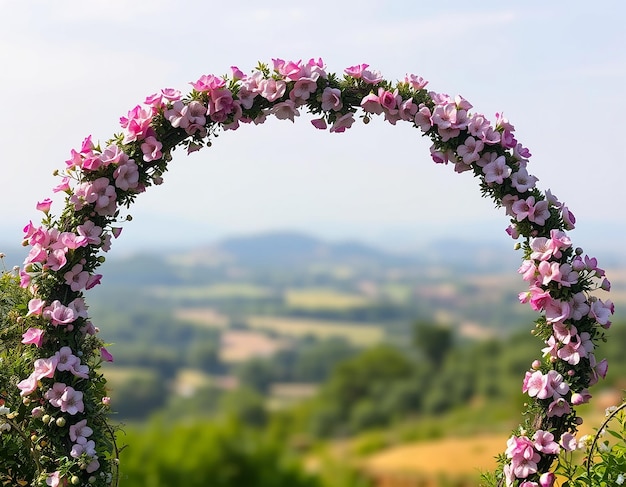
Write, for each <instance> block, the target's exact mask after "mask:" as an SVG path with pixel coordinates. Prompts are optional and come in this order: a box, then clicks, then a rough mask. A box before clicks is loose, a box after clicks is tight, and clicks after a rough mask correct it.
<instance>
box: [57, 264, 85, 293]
mask: <svg viewBox="0 0 626 487" xmlns="http://www.w3.org/2000/svg"><path fill="white" fill-rule="evenodd" d="M63 277H64V278H65V284H67V285H68V286H70V288H71V290H72V291H80V290H82V289H84V288H85V286H86V285H87V280H88V279H89V273H88V272H87V271H84V270H83V266H82V265H80V264H75V265H74V266H73V267H72V269H71V270H69V271H67V272H66V273H65V274H64V275H63Z"/></svg>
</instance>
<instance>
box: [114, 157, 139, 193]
mask: <svg viewBox="0 0 626 487" xmlns="http://www.w3.org/2000/svg"><path fill="white" fill-rule="evenodd" d="M125 159H126V160H124V161H120V164H119V165H118V166H117V169H115V171H114V172H113V177H114V178H115V186H116V187H118V188H119V189H121V190H122V191H129V190H133V189H135V188H137V186H139V168H138V167H137V164H136V163H135V161H134V160H133V159H128V158H125Z"/></svg>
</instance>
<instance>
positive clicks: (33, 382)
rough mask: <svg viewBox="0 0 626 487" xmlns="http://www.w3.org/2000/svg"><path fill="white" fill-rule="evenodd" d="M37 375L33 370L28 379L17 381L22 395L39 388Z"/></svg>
mask: <svg viewBox="0 0 626 487" xmlns="http://www.w3.org/2000/svg"><path fill="white" fill-rule="evenodd" d="M37 380H38V379H37V376H36V374H35V373H34V372H33V373H31V374H30V375H29V376H28V377H27V378H26V379H24V380H22V381H20V382H18V383H17V388H18V389H19V390H20V391H21V392H20V396H22V397H23V396H28V395H29V394H32V393H33V392H35V390H36V389H37Z"/></svg>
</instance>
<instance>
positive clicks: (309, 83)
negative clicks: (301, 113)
mask: <svg viewBox="0 0 626 487" xmlns="http://www.w3.org/2000/svg"><path fill="white" fill-rule="evenodd" d="M328 89H331V88H328V87H327V88H326V90H328ZM316 91H317V82H316V81H315V80H314V79H311V78H300V79H299V80H298V81H296V83H295V84H294V85H293V88H292V89H291V91H290V92H289V99H290V100H291V101H293V102H294V103H295V104H296V106H300V105H303V104H304V103H306V101H307V100H308V99H309V98H310V97H311V94H312V93H315V92H316ZM337 91H339V90H337ZM323 106H324V104H323V101H322V107H323Z"/></svg>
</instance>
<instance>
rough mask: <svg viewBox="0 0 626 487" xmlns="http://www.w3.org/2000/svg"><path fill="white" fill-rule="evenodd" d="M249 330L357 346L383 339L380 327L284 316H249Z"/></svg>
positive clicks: (378, 341) (371, 343) (383, 333)
mask: <svg viewBox="0 0 626 487" xmlns="http://www.w3.org/2000/svg"><path fill="white" fill-rule="evenodd" d="M247 322H248V325H249V326H250V327H251V328H256V329H259V330H267V331H272V332H275V333H278V334H280V335H287V336H294V337H302V336H306V335H313V336H316V337H318V338H329V337H341V338H345V339H346V340H347V341H348V342H350V343H352V344H353V345H357V346H368V345H374V344H376V343H380V342H381V341H383V340H384V338H385V330H384V328H383V326H382V325H363V324H362V323H351V322H342V321H326V320H314V319H299V318H289V317H285V316H251V317H249V318H248V320H247Z"/></svg>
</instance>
